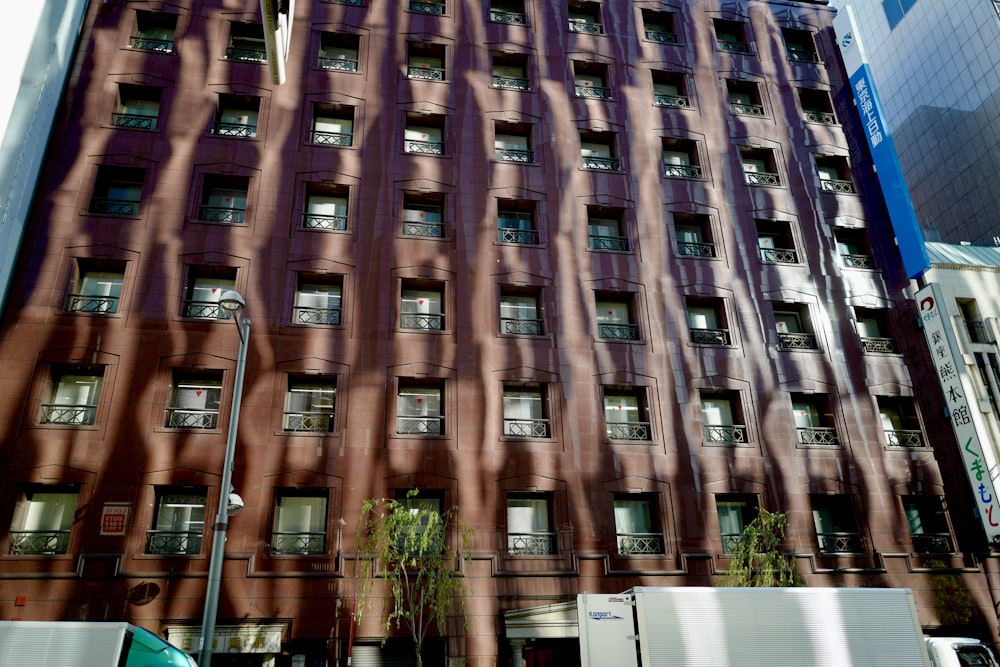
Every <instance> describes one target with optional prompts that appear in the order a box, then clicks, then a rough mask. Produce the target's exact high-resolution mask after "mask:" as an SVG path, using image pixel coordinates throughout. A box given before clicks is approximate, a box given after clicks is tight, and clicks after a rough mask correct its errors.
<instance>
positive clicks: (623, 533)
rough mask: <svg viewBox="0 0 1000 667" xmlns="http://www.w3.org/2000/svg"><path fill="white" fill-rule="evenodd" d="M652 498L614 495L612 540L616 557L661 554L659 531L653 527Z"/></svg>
mask: <svg viewBox="0 0 1000 667" xmlns="http://www.w3.org/2000/svg"><path fill="white" fill-rule="evenodd" d="M655 516H656V500H655V499H652V498H649V497H642V496H640V497H636V496H635V495H628V496H625V495H621V496H615V541H616V542H617V547H618V555H619V556H648V555H653V554H662V553H663V533H661V532H658V531H657V530H656V523H655V520H654V517H655Z"/></svg>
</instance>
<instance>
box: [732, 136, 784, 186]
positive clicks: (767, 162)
mask: <svg viewBox="0 0 1000 667" xmlns="http://www.w3.org/2000/svg"><path fill="white" fill-rule="evenodd" d="M740 161H741V162H742V164H743V180H744V181H745V182H746V184H747V185H769V186H779V185H781V176H779V175H778V167H777V161H776V160H775V158H774V151H773V150H771V149H769V148H754V147H752V146H740Z"/></svg>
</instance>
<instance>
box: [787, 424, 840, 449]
mask: <svg viewBox="0 0 1000 667" xmlns="http://www.w3.org/2000/svg"><path fill="white" fill-rule="evenodd" d="M795 430H796V431H798V432H799V443H800V444H803V445H836V444H837V429H835V428H833V427H832V426H807V427H799V428H797V429H795Z"/></svg>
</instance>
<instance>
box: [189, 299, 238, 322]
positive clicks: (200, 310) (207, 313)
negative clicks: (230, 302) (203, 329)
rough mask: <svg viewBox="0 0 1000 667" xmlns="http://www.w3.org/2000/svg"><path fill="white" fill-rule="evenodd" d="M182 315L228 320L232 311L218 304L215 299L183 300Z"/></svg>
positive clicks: (203, 318)
mask: <svg viewBox="0 0 1000 667" xmlns="http://www.w3.org/2000/svg"><path fill="white" fill-rule="evenodd" d="M184 317H197V318H198V319H202V320H228V319H229V318H230V317H232V313H230V312H229V311H228V310H226V309H225V308H223V307H222V306H220V305H219V303H218V302H217V301H185V302H184Z"/></svg>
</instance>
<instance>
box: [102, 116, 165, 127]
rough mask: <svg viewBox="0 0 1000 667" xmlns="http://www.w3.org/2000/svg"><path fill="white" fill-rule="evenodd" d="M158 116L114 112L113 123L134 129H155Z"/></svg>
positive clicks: (116, 125)
mask: <svg viewBox="0 0 1000 667" xmlns="http://www.w3.org/2000/svg"><path fill="white" fill-rule="evenodd" d="M156 119H157V117H156V116H140V115H139V114H134V113H113V114H111V124H112V125H114V126H115V127H127V128H131V129H133V130H155V129H156Z"/></svg>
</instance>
